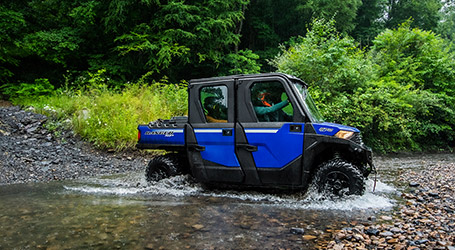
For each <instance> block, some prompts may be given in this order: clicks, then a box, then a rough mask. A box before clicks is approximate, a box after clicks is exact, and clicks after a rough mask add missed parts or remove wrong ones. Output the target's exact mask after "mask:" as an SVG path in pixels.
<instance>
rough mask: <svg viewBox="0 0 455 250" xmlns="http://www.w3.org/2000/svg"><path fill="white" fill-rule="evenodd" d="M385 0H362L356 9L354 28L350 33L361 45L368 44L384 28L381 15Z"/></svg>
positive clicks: (383, 10)
mask: <svg viewBox="0 0 455 250" xmlns="http://www.w3.org/2000/svg"><path fill="white" fill-rule="evenodd" d="M386 3H387V0H362V5H361V6H360V7H359V9H358V11H357V16H356V18H355V21H354V23H355V25H356V26H355V28H354V30H353V31H352V32H350V34H352V36H353V37H354V38H355V39H356V40H357V41H359V42H360V44H362V45H370V43H371V41H372V40H373V39H374V38H375V37H376V36H377V35H378V34H379V33H380V32H381V31H383V30H384V25H385V24H384V20H382V16H383V15H384V12H385V7H386Z"/></svg>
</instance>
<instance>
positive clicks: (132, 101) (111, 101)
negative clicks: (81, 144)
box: [16, 78, 188, 151]
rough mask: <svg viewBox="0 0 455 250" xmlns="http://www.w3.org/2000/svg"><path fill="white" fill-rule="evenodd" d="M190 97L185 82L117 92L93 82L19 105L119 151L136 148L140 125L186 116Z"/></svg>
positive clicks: (139, 85) (130, 87)
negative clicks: (28, 107)
mask: <svg viewBox="0 0 455 250" xmlns="http://www.w3.org/2000/svg"><path fill="white" fill-rule="evenodd" d="M92 79H93V78H92ZM187 98H188V95H187V91H186V84H184V83H182V84H169V83H167V82H166V80H163V81H160V82H154V83H151V84H147V83H144V82H142V81H140V82H139V83H134V84H129V85H127V86H126V87H124V88H123V89H121V90H118V89H117V90H115V89H109V88H108V87H107V85H105V84H104V83H102V82H100V81H94V82H91V83H90V84H89V85H88V87H83V88H77V89H70V88H63V89H59V90H57V91H55V92H54V93H53V94H52V95H50V96H41V97H39V98H35V99H23V100H16V102H17V103H19V104H22V105H27V106H33V107H34V108H35V110H36V111H37V112H39V113H43V114H45V115H48V116H50V117H51V118H53V119H52V120H53V122H57V123H59V122H61V121H65V120H66V121H67V122H70V124H71V126H72V128H73V130H74V131H75V132H76V133H77V134H79V135H80V136H82V137H83V138H85V139H87V140H88V141H90V142H92V143H93V144H94V145H96V146H97V147H99V148H103V149H112V150H116V151H119V150H124V149H127V148H132V147H134V146H135V144H136V142H137V129H136V128H137V126H138V124H146V123H148V122H150V121H154V120H156V119H158V118H162V119H168V118H170V117H172V116H177V115H185V114H187V110H188V107H187Z"/></svg>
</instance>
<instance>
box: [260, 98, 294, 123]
mask: <svg viewBox="0 0 455 250" xmlns="http://www.w3.org/2000/svg"><path fill="white" fill-rule="evenodd" d="M281 95H282V92H280V93H279V95H277V94H272V93H270V92H267V91H261V92H259V94H258V95H257V99H256V102H255V105H254V111H255V112H256V115H257V117H258V119H259V121H261V122H281V121H291V117H290V116H289V115H287V114H286V113H285V112H284V111H283V110H282V109H283V108H284V107H286V106H287V105H289V100H288V99H286V100H284V101H281V102H280V99H281Z"/></svg>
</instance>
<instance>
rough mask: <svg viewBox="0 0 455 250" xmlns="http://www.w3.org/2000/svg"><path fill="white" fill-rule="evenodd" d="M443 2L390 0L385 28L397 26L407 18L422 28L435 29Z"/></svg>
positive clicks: (436, 0)
mask: <svg viewBox="0 0 455 250" xmlns="http://www.w3.org/2000/svg"><path fill="white" fill-rule="evenodd" d="M442 5H443V3H442V1H440V0H419V1H415V0H390V1H389V3H388V5H387V18H386V27H387V28H397V27H398V26H399V25H400V24H401V23H403V22H405V21H406V20H408V19H409V18H412V19H413V20H414V22H413V23H412V25H413V26H414V27H418V28H421V29H424V30H435V29H436V28H437V26H438V23H439V20H440V17H441V16H440V13H439V11H440V10H441V7H442Z"/></svg>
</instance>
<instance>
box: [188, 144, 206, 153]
mask: <svg viewBox="0 0 455 250" xmlns="http://www.w3.org/2000/svg"><path fill="white" fill-rule="evenodd" d="M190 149H192V150H194V151H198V152H202V151H205V147H204V146H201V145H191V146H190Z"/></svg>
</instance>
